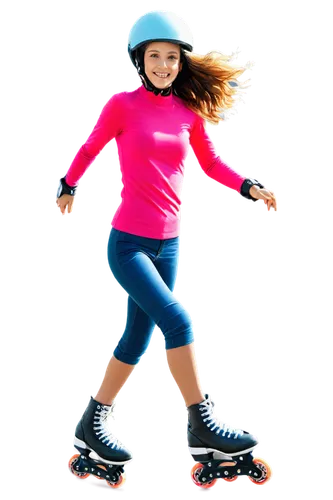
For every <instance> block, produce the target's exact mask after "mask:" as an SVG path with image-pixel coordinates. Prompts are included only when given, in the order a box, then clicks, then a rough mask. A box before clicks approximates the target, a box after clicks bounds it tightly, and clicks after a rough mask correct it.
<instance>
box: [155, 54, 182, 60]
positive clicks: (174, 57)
mask: <svg viewBox="0 0 333 500" xmlns="http://www.w3.org/2000/svg"><path fill="white" fill-rule="evenodd" d="M157 55H158V54H152V55H151V56H150V57H154V56H157ZM170 57H173V58H174V59H176V57H175V56H169V59H170Z"/></svg>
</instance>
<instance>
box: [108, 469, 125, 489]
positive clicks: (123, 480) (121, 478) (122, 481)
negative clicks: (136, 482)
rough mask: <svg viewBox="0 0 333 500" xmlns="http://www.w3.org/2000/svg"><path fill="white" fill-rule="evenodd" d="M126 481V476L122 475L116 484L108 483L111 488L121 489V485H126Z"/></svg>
mask: <svg viewBox="0 0 333 500" xmlns="http://www.w3.org/2000/svg"><path fill="white" fill-rule="evenodd" d="M125 481H126V476H125V473H124V474H120V476H119V479H118V481H117V482H116V483H111V482H110V481H106V482H107V483H108V485H109V486H111V488H119V486H120V485H121V484H124V483H125Z"/></svg>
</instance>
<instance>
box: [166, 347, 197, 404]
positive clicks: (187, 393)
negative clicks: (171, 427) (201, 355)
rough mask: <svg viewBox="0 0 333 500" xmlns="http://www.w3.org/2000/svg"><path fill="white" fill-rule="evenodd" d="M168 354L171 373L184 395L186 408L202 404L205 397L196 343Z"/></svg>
mask: <svg viewBox="0 0 333 500" xmlns="http://www.w3.org/2000/svg"><path fill="white" fill-rule="evenodd" d="M166 354H167V359H168V364H169V368H170V371H171V373H172V376H173V378H174V379H175V381H176V383H177V385H178V387H179V389H180V392H181V393H182V395H183V398H184V401H185V405H186V407H188V406H191V405H194V404H198V403H201V402H202V401H203V400H204V399H205V396H204V394H203V392H202V390H201V387H200V383H199V377H198V372H197V367H196V362H195V357H194V343H193V342H192V344H188V345H184V346H182V347H177V348H175V349H167V351H166Z"/></svg>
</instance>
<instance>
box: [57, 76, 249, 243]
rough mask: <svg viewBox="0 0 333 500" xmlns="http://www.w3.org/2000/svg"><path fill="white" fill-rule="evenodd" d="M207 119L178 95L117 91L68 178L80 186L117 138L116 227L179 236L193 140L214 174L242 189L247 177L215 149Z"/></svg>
mask: <svg viewBox="0 0 333 500" xmlns="http://www.w3.org/2000/svg"><path fill="white" fill-rule="evenodd" d="M204 123H205V121H204V119H203V118H201V117H200V116H199V115H198V114H196V113H194V112H193V111H192V110H190V109H188V108H187V107H186V106H185V103H184V101H183V100H182V99H180V98H179V97H177V96H175V95H174V94H170V95H169V96H164V97H163V96H161V95H158V96H156V95H155V94H153V92H149V91H148V90H146V88H145V87H144V85H141V86H140V87H139V88H138V89H136V90H134V91H133V92H121V93H119V94H114V95H113V96H112V97H111V99H110V100H109V101H108V102H107V103H106V105H105V106H104V108H103V110H102V112H101V115H100V117H99V119H98V121H97V123H96V125H95V127H94V129H93V131H92V132H91V134H90V136H89V137H88V139H87V141H86V142H85V144H83V145H82V146H81V148H80V149H79V151H78V153H77V154H76V156H75V158H74V160H73V162H72V164H71V166H70V168H69V170H68V172H67V174H66V182H67V184H69V185H70V186H76V185H77V184H78V181H79V179H80V178H81V177H82V175H83V174H84V172H85V171H86V169H87V168H88V167H89V165H90V164H91V163H92V162H93V160H94V159H95V158H96V156H97V155H98V154H99V152H100V151H101V150H102V149H103V148H104V146H105V145H106V144H107V143H108V142H109V141H111V139H113V138H114V137H115V138H116V142H117V147H118V155H119V162H120V169H121V173H122V183H123V189H122V191H121V198H122V201H121V203H120V205H119V207H118V209H117V211H116V213H115V215H114V217H113V219H112V222H111V224H112V226H113V227H114V228H116V229H118V230H120V231H125V232H127V233H131V234H135V235H138V236H145V237H147V238H157V239H167V238H174V237H175V236H178V235H179V232H180V215H181V213H180V212H181V198H180V197H181V190H182V184H183V178H184V168H185V158H186V156H187V154H188V150H189V146H190V145H191V146H192V148H193V151H194V153H195V155H196V157H197V159H198V162H199V164H200V166H201V168H202V169H203V171H204V172H205V173H206V174H207V175H208V176H209V177H211V178H212V179H215V180H216V181H217V182H220V183H221V184H224V185H225V186H227V187H229V188H231V189H235V190H236V191H238V192H240V188H241V185H242V183H243V181H244V180H245V177H243V176H241V175H239V174H238V173H237V172H235V171H234V170H232V169H231V168H230V167H229V166H228V165H226V164H225V163H224V162H223V161H222V160H221V159H220V157H219V156H218V155H217V154H216V152H215V149H214V145H213V144H212V142H211V140H210V138H209V136H208V134H207V132H206V130H205V127H204ZM197 189H198V187H196V190H197Z"/></svg>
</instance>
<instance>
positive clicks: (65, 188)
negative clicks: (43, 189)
mask: <svg viewBox="0 0 333 500" xmlns="http://www.w3.org/2000/svg"><path fill="white" fill-rule="evenodd" d="M76 187H77V186H73V187H72V186H69V185H68V184H67V182H66V181H65V177H63V178H62V179H60V184H59V187H58V191H57V198H60V196H62V195H63V194H70V195H71V196H74V195H75V191H76Z"/></svg>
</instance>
